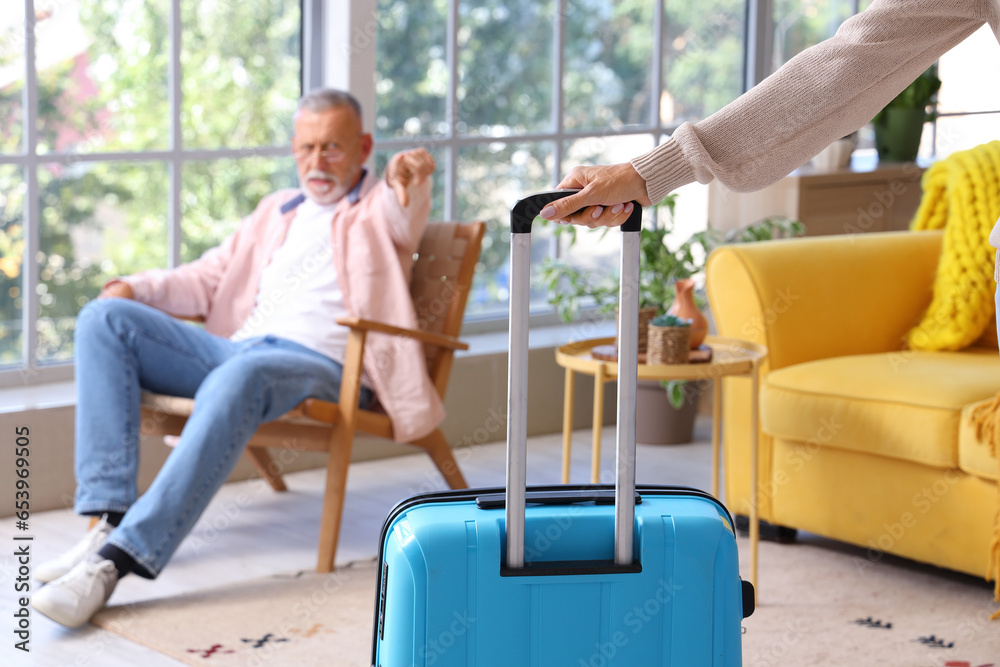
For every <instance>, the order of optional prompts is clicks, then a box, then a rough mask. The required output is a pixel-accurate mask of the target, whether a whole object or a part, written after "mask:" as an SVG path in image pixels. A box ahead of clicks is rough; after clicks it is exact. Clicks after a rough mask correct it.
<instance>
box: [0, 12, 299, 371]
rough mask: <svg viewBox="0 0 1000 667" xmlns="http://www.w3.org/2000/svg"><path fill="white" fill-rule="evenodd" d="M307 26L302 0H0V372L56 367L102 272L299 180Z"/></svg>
mask: <svg viewBox="0 0 1000 667" xmlns="http://www.w3.org/2000/svg"><path fill="white" fill-rule="evenodd" d="M26 18H27V20H26ZM301 32H302V28H301V10H300V6H299V1H298V0H241V1H240V2H233V1H232V0H201V1H199V0H86V1H85V0H16V1H14V0H12V1H11V2H9V3H7V4H5V10H4V12H3V13H2V15H0V45H2V46H0V120H2V122H3V126H4V128H5V131H4V134H3V136H2V138H0V253H2V259H0V371H4V370H5V371H7V372H6V373H0V382H3V383H5V384H17V383H19V382H22V381H31V380H33V379H56V378H58V377H65V376H67V371H68V366H67V365H66V362H69V361H70V360H71V359H72V355H73V329H74V325H75V319H76V314H77V313H78V312H79V310H80V308H81V307H82V306H83V305H84V304H85V303H86V302H87V301H89V300H90V299H93V298H94V297H95V296H96V295H97V294H98V292H99V291H100V289H101V286H102V285H103V284H104V282H106V281H107V280H108V279H110V278H112V277H115V276H119V275H123V274H128V273H133V272H135V271H139V270H143V269H148V268H154V267H168V266H175V265H177V264H179V263H181V262H184V261H189V260H191V259H194V258H196V257H198V256H199V255H200V254H201V253H202V252H203V251H204V250H206V249H207V248H209V247H211V246H214V245H216V244H217V243H218V242H219V241H220V240H221V239H222V238H223V237H224V236H225V235H226V234H228V233H229V232H230V231H231V230H232V229H233V228H234V226H235V224H236V223H237V222H238V221H239V220H240V219H241V218H242V217H243V216H245V215H246V214H247V213H249V212H250V211H251V210H253V207H254V206H255V205H256V203H257V201H258V200H259V199H260V198H261V197H262V196H263V195H265V194H267V193H268V192H271V191H273V190H274V189H275V188H278V187H285V186H294V185H295V183H296V182H297V179H296V175H295V169H294V162H293V160H292V158H291V155H290V151H289V149H288V145H289V138H290V134H291V117H292V112H293V111H294V108H295V103H296V99H297V98H298V96H299V95H300V91H301V84H300V76H301V73H300V70H301V57H300V42H301ZM60 363H61V365H60Z"/></svg>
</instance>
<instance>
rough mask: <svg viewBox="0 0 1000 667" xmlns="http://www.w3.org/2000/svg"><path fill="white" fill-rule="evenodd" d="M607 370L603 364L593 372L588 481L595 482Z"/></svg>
mask: <svg viewBox="0 0 1000 667" xmlns="http://www.w3.org/2000/svg"><path fill="white" fill-rule="evenodd" d="M606 377H607V371H606V369H605V366H604V364H599V365H598V366H597V372H595V373H594V424H593V428H594V434H593V438H594V440H593V446H592V448H591V452H590V481H591V483H592V484H597V483H599V482H600V481H601V429H602V428H603V427H604V381H605V378H606Z"/></svg>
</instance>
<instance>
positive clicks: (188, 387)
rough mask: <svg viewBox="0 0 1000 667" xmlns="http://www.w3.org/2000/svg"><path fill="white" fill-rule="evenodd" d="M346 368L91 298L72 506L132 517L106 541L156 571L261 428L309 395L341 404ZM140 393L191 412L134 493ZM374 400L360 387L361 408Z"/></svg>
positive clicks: (295, 347)
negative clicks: (186, 402)
mask: <svg viewBox="0 0 1000 667" xmlns="http://www.w3.org/2000/svg"><path fill="white" fill-rule="evenodd" d="M341 375H342V367H341V365H340V364H339V363H337V362H336V361H333V360H332V359H330V358H329V357H326V356H324V355H322V354H320V353H318V352H314V351H313V350H310V349H308V348H306V347H303V346H301V345H299V344H297V343H293V342H291V341H288V340H285V339H282V338H277V337H275V336H264V337H262V338H253V339H250V340H245V341H240V342H233V341H230V340H228V339H226V338H221V337H219V336H215V335H213V334H209V333H206V332H205V331H204V330H203V329H201V328H198V327H194V326H191V325H189V324H185V323H183V322H180V321H178V320H176V319H174V318H173V317H171V316H169V315H167V314H165V313H163V312H161V311H159V310H156V309H155V308H151V307H149V306H146V305H143V304H141V303H138V302H135V301H130V300H127V299H102V300H98V301H92V302H91V303H89V304H87V306H86V307H85V308H84V309H83V310H82V311H81V312H80V315H79V318H78V319H77V327H76V385H77V407H76V479H77V491H76V502H75V508H76V511H77V512H79V513H88V514H92V513H94V512H106V511H112V512H124V513H125V516H124V518H123V519H122V521H121V524H120V525H119V526H118V527H117V528H116V529H115V530H114V531H113V532H112V533H111V536H110V537H109V539H108V542H109V543H110V544H113V545H114V546H116V547H118V548H119V549H121V550H122V551H125V552H126V553H128V554H129V555H130V556H132V558H134V559H135V561H136V566H135V570H134V571H135V572H137V573H138V574H140V575H142V576H145V577H148V578H154V577H156V575H157V574H159V572H160V571H161V570H162V569H163V566H164V565H165V564H166V563H167V561H168V560H169V559H170V557H171V556H172V555H173V553H174V551H176V550H177V547H178V546H179V545H180V542H181V540H183V539H184V537H185V536H186V535H187V534H188V533H189V532H190V531H191V528H192V527H193V526H194V524H195V522H196V521H197V520H198V517H199V516H200V515H201V513H202V512H203V511H204V510H205V507H206V506H207V505H208V503H209V501H210V500H211V499H212V497H213V496H214V495H215V492H216V491H218V489H219V487H220V486H222V484H223V483H224V482H225V481H226V479H227V477H228V476H229V473H230V472H231V471H232V469H233V467H234V466H235V465H236V461H237V459H239V456H240V453H241V452H242V451H243V449H244V447H245V446H246V444H247V442H248V441H249V440H250V437H251V436H252V435H253V434H254V432H255V431H256V430H257V427H258V426H259V425H260V424H262V423H264V422H268V421H271V420H273V419H276V418H277V417H280V416H281V415H282V414H284V413H285V412H287V411H288V410H291V409H292V408H294V407H295V406H296V405H298V404H299V403H300V402H301V401H302V400H303V399H305V398H309V397H314V398H320V399H323V400H327V401H336V400H337V399H338V397H339V395H340V380H341ZM143 389H145V390H148V391H151V392H154V393H160V394H169V395H172V396H182V397H185V398H193V399H195V408H194V411H193V413H192V414H191V417H190V418H189V419H188V421H187V424H186V425H185V426H184V430H183V432H182V433H181V437H180V442H179V443H178V445H177V447H176V448H175V449H174V451H173V452H171V454H170V456H169V457H168V458H167V461H166V463H165V464H164V465H163V468H162V469H161V470H160V472H159V474H158V475H157V476H156V479H155V480H154V481H153V484H152V486H150V488H149V489H148V490H147V491H146V493H144V494H143V495H142V497H139V498H137V496H138V492H137V489H136V476H137V473H138V464H139V426H140V423H139V420H140V412H139V401H140V390H143ZM372 399H373V395H372V392H371V391H370V390H368V389H366V388H363V389H362V393H361V405H362V406H366V405H368V404H369V403H371V401H372Z"/></svg>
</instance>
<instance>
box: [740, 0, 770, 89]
mask: <svg viewBox="0 0 1000 667" xmlns="http://www.w3.org/2000/svg"><path fill="white" fill-rule="evenodd" d="M746 16H747V20H746V50H745V52H744V59H743V60H744V66H745V69H744V73H743V90H744V91H746V90H750V89H751V88H753V87H754V86H756V85H757V84H758V83H760V82H761V81H763V80H764V79H765V78H766V77H767V75H768V74H770V73H771V72H770V69H771V59H772V58H773V55H774V4H773V2H772V0H747V14H746Z"/></svg>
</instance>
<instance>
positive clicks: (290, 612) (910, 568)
mask: <svg viewBox="0 0 1000 667" xmlns="http://www.w3.org/2000/svg"><path fill="white" fill-rule="evenodd" d="M740 550H741V559H742V560H743V570H744V571H746V567H747V565H746V551H747V543H746V540H745V539H741V540H740ZM875 557H876V559H875V560H873V559H871V558H869V557H868V554H867V553H866V552H865V551H864V550H860V549H853V548H851V547H846V546H843V545H839V544H836V543H833V542H829V541H826V540H821V539H819V538H815V537H811V536H805V537H804V538H802V539H800V540H799V542H797V543H795V544H791V545H779V544H773V543H763V544H762V545H761V551H760V580H761V581H760V587H761V590H760V599H759V605H758V609H757V611H756V612H755V613H754V615H753V616H751V617H750V618H749V619H746V620H745V621H744V627H745V629H746V632H745V634H744V636H743V647H744V660H743V663H744V665H747V666H749V667H772V666H774V667H777V666H779V665H780V666H782V667H800V666H805V665H825V666H830V667H847V666H850V667H868V666H869V665H893V666H897V667H983V666H985V665H994V667H1000V621H990V620H989V619H988V615H989V613H990V612H991V611H992V610H993V609H994V608H995V606H994V604H993V602H992V588H991V586H989V585H988V584H986V583H985V582H982V581H979V580H977V579H974V578H972V577H966V576H962V575H957V574H954V573H950V572H946V571H942V570H937V569H934V568H929V567H923V566H920V565H917V564H914V563H911V562H909V561H903V560H899V559H893V558H888V557H887V558H878V554H875ZM374 581H375V564H374V562H363V563H355V564H353V565H352V566H350V567H346V568H341V569H340V570H339V571H337V572H335V573H333V574H330V575H318V574H315V573H297V574H293V575H285V576H275V577H270V578H267V579H260V580H255V581H250V582H246V583H244V584H241V585H238V586H226V587H222V588H219V589H215V590H209V591H205V592H202V593H197V594H191V595H185V596H180V597H176V598H172V599H165V600H155V601H150V602H143V603H138V604H134V605H128V606H120V607H110V608H108V609H107V610H105V611H104V612H102V613H101V614H100V615H99V616H98V617H97V618H95V621H94V622H95V623H96V624H98V625H100V626H101V627H104V628H106V629H108V630H111V631H113V632H116V633H119V634H121V635H123V636H125V637H127V638H129V639H131V640H133V641H136V642H139V643H141V644H145V645H146V646H149V647H151V648H153V649H155V650H157V651H160V652H162V653H165V654H167V655H170V656H173V657H175V658H177V659H178V660H181V661H183V662H185V663H187V664H190V665H218V666H221V667H227V666H230V665H233V666H235V665H239V666H241V667H254V666H255V665H296V666H302V667H308V666H310V665H325V666H328V667H338V666H341V665H343V666H348V665H350V666H351V667H362V666H365V665H368V664H369V652H370V644H369V642H370V637H371V623H372V613H373V608H372V607H373V604H374ZM636 667H638V666H636ZM684 667H698V666H690V665H685V666H684Z"/></svg>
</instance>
